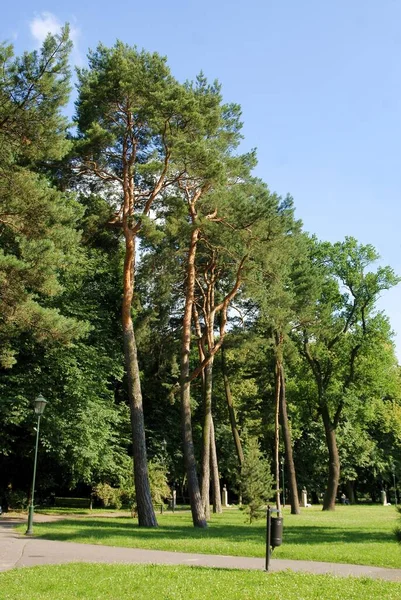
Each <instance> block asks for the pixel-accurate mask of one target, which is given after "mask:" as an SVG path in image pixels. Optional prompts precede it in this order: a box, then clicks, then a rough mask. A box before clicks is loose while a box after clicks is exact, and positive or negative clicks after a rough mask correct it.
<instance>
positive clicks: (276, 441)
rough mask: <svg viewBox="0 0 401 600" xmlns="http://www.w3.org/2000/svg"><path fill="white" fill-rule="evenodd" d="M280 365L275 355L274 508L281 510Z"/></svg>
mask: <svg viewBox="0 0 401 600" xmlns="http://www.w3.org/2000/svg"><path fill="white" fill-rule="evenodd" d="M280 367H281V365H280V361H279V359H278V357H276V368H275V382H276V385H275V410H274V413H275V414H274V467H275V479H276V508H277V510H281V503H280V463H279V442H280V437H279V436H280V395H281V393H280V390H281V376H280V374H281V368H280Z"/></svg>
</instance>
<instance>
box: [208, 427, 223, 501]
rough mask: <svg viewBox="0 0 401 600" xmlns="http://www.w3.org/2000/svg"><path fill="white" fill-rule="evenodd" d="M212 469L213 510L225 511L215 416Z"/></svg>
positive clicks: (211, 428) (211, 444) (212, 428)
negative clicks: (222, 501) (223, 507)
mask: <svg viewBox="0 0 401 600" xmlns="http://www.w3.org/2000/svg"><path fill="white" fill-rule="evenodd" d="M210 469H211V472H212V484H213V492H212V493H213V512H214V513H221V512H223V510H222V508H221V491H220V478H219V464H218V461H217V451H216V438H215V436H214V423H213V417H212V421H211V423H210Z"/></svg>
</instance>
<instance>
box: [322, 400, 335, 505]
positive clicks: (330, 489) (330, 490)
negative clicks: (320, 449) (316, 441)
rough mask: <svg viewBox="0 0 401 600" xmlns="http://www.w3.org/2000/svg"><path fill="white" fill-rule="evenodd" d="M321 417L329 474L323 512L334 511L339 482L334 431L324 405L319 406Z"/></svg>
mask: <svg viewBox="0 0 401 600" xmlns="http://www.w3.org/2000/svg"><path fill="white" fill-rule="evenodd" d="M321 415H322V419H323V425H324V431H325V434H326V443H327V448H328V451H329V474H328V480H327V488H326V492H325V494H324V499H323V510H334V509H335V506H336V496H337V489H338V484H339V481H340V457H339V454H338V448H337V440H336V430H335V427H334V426H333V424H332V422H331V419H330V415H329V411H328V408H327V406H326V405H325V404H321Z"/></svg>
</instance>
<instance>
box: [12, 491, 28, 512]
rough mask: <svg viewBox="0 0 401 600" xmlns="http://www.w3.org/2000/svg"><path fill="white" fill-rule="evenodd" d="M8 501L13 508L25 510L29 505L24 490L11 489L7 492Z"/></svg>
mask: <svg viewBox="0 0 401 600" xmlns="http://www.w3.org/2000/svg"><path fill="white" fill-rule="evenodd" d="M7 503H8V506H9V508H11V509H14V510H23V509H25V508H26V507H27V506H28V496H27V495H26V493H25V492H23V491H22V490H15V491H13V490H9V491H8V492H7Z"/></svg>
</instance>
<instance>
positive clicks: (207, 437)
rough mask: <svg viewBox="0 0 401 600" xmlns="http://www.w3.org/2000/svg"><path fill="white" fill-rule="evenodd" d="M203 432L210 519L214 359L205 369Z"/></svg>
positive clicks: (204, 488)
mask: <svg viewBox="0 0 401 600" xmlns="http://www.w3.org/2000/svg"><path fill="white" fill-rule="evenodd" d="M204 373H205V385H204V394H203V431H202V442H203V444H202V504H203V509H204V511H205V517H206V519H207V520H209V519H210V445H211V444H210V441H211V425H212V388H213V359H211V361H210V362H209V364H208V365H207V366H206V368H205V371H204Z"/></svg>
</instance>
